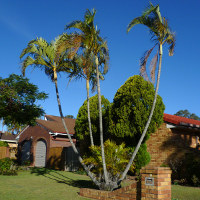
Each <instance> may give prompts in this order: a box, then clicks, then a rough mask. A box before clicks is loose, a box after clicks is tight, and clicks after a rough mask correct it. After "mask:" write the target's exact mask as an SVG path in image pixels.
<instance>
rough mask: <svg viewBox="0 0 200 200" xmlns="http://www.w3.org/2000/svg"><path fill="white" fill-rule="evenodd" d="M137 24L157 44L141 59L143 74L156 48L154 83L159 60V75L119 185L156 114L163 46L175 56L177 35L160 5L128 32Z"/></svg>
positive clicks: (153, 63) (128, 29) (134, 23)
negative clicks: (135, 144) (147, 31)
mask: <svg viewBox="0 0 200 200" xmlns="http://www.w3.org/2000/svg"><path fill="white" fill-rule="evenodd" d="M137 24H143V25H145V26H147V27H148V28H149V29H150V34H151V35H152V39H153V41H154V42H155V46H154V47H153V48H151V49H150V50H148V51H147V52H146V53H145V55H144V57H143V58H142V59H141V68H140V69H141V74H142V75H144V76H146V75H147V73H146V63H147V59H148V57H149V56H150V54H151V52H152V50H153V49H154V48H155V47H158V52H159V54H158V52H157V54H156V55H155V56H154V58H153V59H152V61H151V63H150V67H151V79H152V80H153V81H154V80H155V70H156V66H157V61H158V59H159V65H158V74H157V82H156V90H155V96H154V101H153V105H152V108H151V112H150V115H149V118H148V121H147V123H146V126H145V128H144V131H143V133H142V135H141V138H140V140H139V142H138V144H137V146H136V148H135V151H134V152H133V154H132V156H131V159H130V161H129V163H128V165H127V167H126V169H125V171H124V172H123V174H122V176H121V178H120V180H119V183H120V182H121V181H122V180H123V179H124V178H125V176H126V174H127V172H128V170H129V168H130V166H131V164H132V162H133V160H134V158H135V156H136V154H137V152H138V150H139V148H140V145H141V143H142V141H143V139H144V136H145V135H146V132H147V129H148V127H149V124H150V122H151V118H152V116H153V112H154V108H155V105H156V100H157V95H158V88H159V82H160V73H161V64H162V55H163V45H164V44H168V45H169V55H170V56H172V55H173V53H174V46H175V35H174V33H172V32H171V30H170V28H169V26H168V22H167V20H166V19H165V18H164V17H161V13H160V8H159V5H156V6H153V5H152V4H151V3H150V7H149V8H147V9H146V10H145V12H144V13H143V14H142V16H140V17H137V18H135V19H133V20H132V21H131V23H130V24H129V25H128V28H127V32H129V31H130V30H131V28H133V27H134V26H135V25H137Z"/></svg>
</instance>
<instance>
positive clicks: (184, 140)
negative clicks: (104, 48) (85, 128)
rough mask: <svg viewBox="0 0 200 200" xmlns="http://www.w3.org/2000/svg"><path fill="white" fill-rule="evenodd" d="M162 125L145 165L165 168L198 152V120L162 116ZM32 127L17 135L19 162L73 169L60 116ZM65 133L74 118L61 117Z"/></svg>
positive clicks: (149, 145)
mask: <svg viewBox="0 0 200 200" xmlns="http://www.w3.org/2000/svg"><path fill="white" fill-rule="evenodd" d="M163 119H164V123H163V124H162V125H161V126H160V128H159V129H157V130H156V132H155V133H152V134H151V136H150V138H149V140H147V142H146V143H147V150H148V152H149V153H150V155H151V161H150V163H149V165H151V166H156V167H159V166H161V165H162V164H167V165H169V164H170V162H173V161H175V160H177V159H181V158H184V156H185V155H186V154H188V153H193V154H198V153H199V136H200V121H198V120H193V119H188V118H184V117H179V116H175V115H169V114H164V116H163ZM36 122H37V125H36V126H33V127H31V126H28V127H26V128H25V129H24V130H23V131H22V132H21V133H20V134H19V136H18V139H19V144H18V146H19V158H20V161H21V162H24V161H26V160H30V161H31V165H32V166H37V167H42V166H43V167H44V166H48V167H54V168H58V169H66V170H73V169H76V168H77V167H76V166H78V164H77V163H78V161H77V157H76V156H75V155H74V153H73V150H72V148H71V144H70V142H69V140H68V138H67V136H66V133H65V130H64V128H63V125H62V122H61V119H60V117H56V116H52V115H45V119H44V120H37V121H36ZM65 122H66V124H67V127H68V129H69V132H70V134H71V136H72V138H73V140H74V143H76V139H75V137H74V134H75V132H74V126H75V119H69V118H65Z"/></svg>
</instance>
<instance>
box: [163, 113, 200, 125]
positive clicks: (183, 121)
mask: <svg viewBox="0 0 200 200" xmlns="http://www.w3.org/2000/svg"><path fill="white" fill-rule="evenodd" d="M163 120H164V121H165V122H168V123H172V124H175V125H182V126H189V127H196V128H200V121H199V120H194V119H189V118H186V117H180V116H176V115H170V114H165V113H164V115H163Z"/></svg>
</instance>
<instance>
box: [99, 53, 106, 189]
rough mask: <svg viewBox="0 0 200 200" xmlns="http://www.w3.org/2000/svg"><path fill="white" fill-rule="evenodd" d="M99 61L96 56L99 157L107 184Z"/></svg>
mask: <svg viewBox="0 0 200 200" xmlns="http://www.w3.org/2000/svg"><path fill="white" fill-rule="evenodd" d="M98 66H99V62H98V57H97V56H96V73H97V93H98V103H99V129H100V143H101V157H102V165H103V172H104V178H105V183H106V185H108V184H109V181H108V172H107V169H106V161H105V153H104V143H103V123H102V109H101V92H100V83H99V69H98Z"/></svg>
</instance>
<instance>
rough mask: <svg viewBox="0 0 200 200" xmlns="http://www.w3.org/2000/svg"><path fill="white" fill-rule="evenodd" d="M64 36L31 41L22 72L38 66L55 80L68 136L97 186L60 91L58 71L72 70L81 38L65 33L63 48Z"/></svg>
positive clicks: (26, 49)
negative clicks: (70, 59) (71, 131)
mask: <svg viewBox="0 0 200 200" xmlns="http://www.w3.org/2000/svg"><path fill="white" fill-rule="evenodd" d="M62 37H63V35H62V36H59V37H58V38H57V39H56V40H55V41H53V42H51V43H48V42H46V40H44V39H43V38H37V39H35V40H32V41H30V42H29V43H28V45H27V47H26V48H25V49H24V50H23V51H22V53H21V55H20V58H21V59H22V58H23V57H24V56H25V55H27V57H26V58H25V59H24V60H23V62H22V73H23V75H25V70H26V68H27V67H28V66H33V67H37V68H39V69H41V70H44V71H45V74H46V75H48V76H49V77H50V78H51V80H52V81H53V82H54V84H55V89H56V95H57V102H58V108H59V112H60V116H61V119H62V123H63V126H64V128H65V130H66V133H67V136H68V138H69V140H70V143H71V145H72V148H73V150H74V152H75V153H76V154H77V155H78V159H79V161H80V163H81V164H82V166H83V168H84V169H85V171H86V172H87V174H88V175H89V177H90V178H91V179H92V181H93V182H94V183H95V184H96V185H97V186H100V184H99V182H98V181H97V180H96V177H95V176H94V174H92V173H91V172H90V171H89V169H88V168H87V166H86V165H85V164H84V163H83V162H82V161H83V160H82V158H81V157H80V155H79V152H78V150H77V148H76V146H75V145H74V143H73V140H72V138H71V136H70V134H69V131H68V129H67V126H66V123H65V120H64V116H63V112H62V107H61V103H60V97H59V92H58V85H57V73H58V72H61V71H65V72H70V67H69V62H68V59H67V58H68V57H69V56H70V57H73V55H74V52H76V50H78V48H79V40H78V39H77V38H78V37H76V38H75V37H74V35H71V37H69V36H68V35H66V34H65V38H68V39H69V41H68V42H67V40H66V41H65V47H62V48H61V47H60V46H59V44H60V40H61V38H62ZM74 38H75V39H74ZM71 45H72V46H73V48H75V49H76V50H75V51H68V48H70V47H71Z"/></svg>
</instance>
